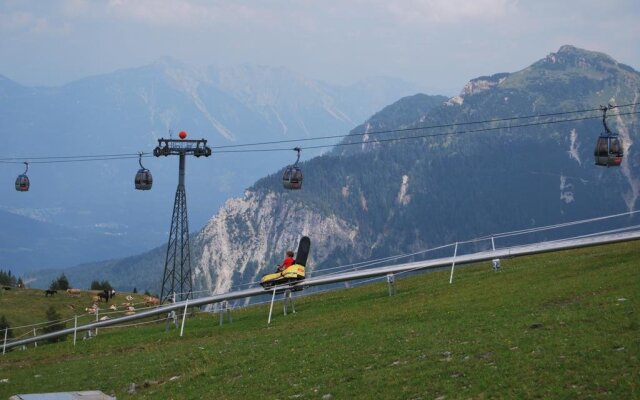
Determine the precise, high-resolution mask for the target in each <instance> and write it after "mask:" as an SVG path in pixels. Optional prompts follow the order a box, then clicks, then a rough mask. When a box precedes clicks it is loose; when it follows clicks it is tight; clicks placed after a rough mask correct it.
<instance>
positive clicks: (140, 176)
mask: <svg viewBox="0 0 640 400" xmlns="http://www.w3.org/2000/svg"><path fill="white" fill-rule="evenodd" d="M135 184H136V189H138V190H151V186H153V176H151V171H149V170H148V169H146V168H140V169H139V170H138V172H137V173H136V179H135Z"/></svg>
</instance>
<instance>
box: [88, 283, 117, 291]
mask: <svg viewBox="0 0 640 400" xmlns="http://www.w3.org/2000/svg"><path fill="white" fill-rule="evenodd" d="M91 290H109V291H111V290H113V287H112V286H111V284H110V283H109V281H102V282H98V281H91Z"/></svg>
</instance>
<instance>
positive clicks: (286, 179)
mask: <svg viewBox="0 0 640 400" xmlns="http://www.w3.org/2000/svg"><path fill="white" fill-rule="evenodd" d="M293 150H294V151H297V152H298V158H297V159H296V162H295V163H294V164H293V165H289V166H288V167H287V168H285V169H284V172H283V173H282V186H283V187H284V188H285V189H289V190H297V189H302V169H300V167H298V161H300V151H301V150H302V149H300V147H296V148H294V149H293Z"/></svg>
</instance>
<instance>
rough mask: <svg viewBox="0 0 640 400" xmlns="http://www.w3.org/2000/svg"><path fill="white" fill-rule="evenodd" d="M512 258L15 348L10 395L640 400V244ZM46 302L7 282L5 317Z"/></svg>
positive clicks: (7, 364)
mask: <svg viewBox="0 0 640 400" xmlns="http://www.w3.org/2000/svg"><path fill="white" fill-rule="evenodd" d="M502 266H503V270H502V271H501V272H493V271H492V270H491V266H490V263H482V264H479V265H473V266H468V267H461V268H457V269H456V273H455V278H454V283H453V284H452V285H450V284H449V272H448V271H442V272H435V273H430V274H423V275H419V276H413V277H408V278H404V279H398V280H397V294H396V295H395V296H392V297H390V296H389V294H388V291H387V286H386V283H374V284H368V285H363V286H359V287H356V288H351V289H342V290H335V291H332V292H328V293H323V294H316V295H312V296H306V297H301V298H298V299H297V300H296V310H297V313H296V314H293V315H291V314H290V315H288V316H284V315H283V314H282V304H281V302H280V303H278V304H276V307H275V308H274V318H273V321H272V323H271V325H267V316H268V311H269V310H268V305H257V306H253V307H248V308H245V309H241V310H234V312H233V322H232V323H228V322H225V324H224V325H223V326H219V324H218V322H219V320H218V316H217V315H215V314H208V313H199V314H197V315H196V316H195V317H189V318H187V320H186V326H185V334H184V336H183V337H179V329H176V328H173V329H171V330H169V331H168V332H166V331H165V324H164V323H160V324H150V325H144V326H141V327H134V328H117V329H101V330H100V333H99V335H98V336H97V337H95V338H93V339H91V340H86V341H78V343H77V345H76V346H75V347H74V346H73V344H72V340H71V338H69V339H67V341H65V342H61V343H56V344H43V343H42V344H40V345H39V346H38V347H37V348H34V347H33V345H31V346H29V348H28V349H27V350H26V351H21V350H17V349H15V350H12V351H10V352H8V353H7V354H5V355H4V356H0V398H8V397H9V396H11V395H13V394H17V393H37V392H57V391H71V390H102V391H103V392H105V393H107V394H111V395H115V396H117V397H118V399H127V398H142V399H214V398H215V399H217V398H220V399H298V398H300V399H322V398H323V397H324V398H325V399H327V398H333V399H441V400H442V399H496V398H498V399H499V398H505V399H531V398H540V399H582V398H596V399H600V398H606V399H634V398H636V399H637V398H640V362H639V359H638V358H639V357H640V320H639V318H640V309H639V302H638V297H639V296H640V242H638V241H636V242H628V243H622V244H615V245H607V246H598V247H591V248H585V249H579V250H571V251H562V252H556V253H549V254H544V255H536V256H528V257H523V258H514V259H504V260H503V262H502ZM20 296H22V297H20ZM62 298H63V297H62V296H61V299H62ZM27 300H28V301H27ZM45 300H46V301H51V300H50V299H45V298H44V297H43V296H38V297H33V298H31V297H29V296H26V295H18V294H17V292H15V291H9V292H5V293H4V294H3V295H2V296H1V297H0V314H3V313H4V314H6V315H7V318H8V319H9V320H10V322H11V324H12V326H17V325H18V322H14V321H13V319H12V318H14V317H10V314H9V312H8V311H7V307H8V305H9V304H11V306H12V307H14V306H19V307H22V309H23V310H25V311H24V315H23V318H24V321H26V320H27V319H28V318H27V317H29V318H34V319H35V321H42V320H43V312H42V313H40V311H39V308H38V307H40V306H36V304H35V303H36V301H37V302H43V301H45ZM56 301H58V300H57V299H56ZM60 301H61V300H60ZM31 303H33V304H31ZM36 309H38V311H36ZM31 313H33V314H32V315H30V316H29V315H27V314H31ZM34 319H32V320H31V321H34ZM21 321H22V322H20V324H22V323H25V322H24V321H23V320H21ZM132 384H133V385H132ZM131 387H135V391H133V392H132V393H129V390H130V388H131ZM327 395H331V396H330V397H329V396H327Z"/></svg>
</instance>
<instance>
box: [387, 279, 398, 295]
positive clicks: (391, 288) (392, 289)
mask: <svg viewBox="0 0 640 400" xmlns="http://www.w3.org/2000/svg"><path fill="white" fill-rule="evenodd" d="M387 285H388V286H389V296H394V295H395V294H396V276H395V275H394V274H387Z"/></svg>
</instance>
